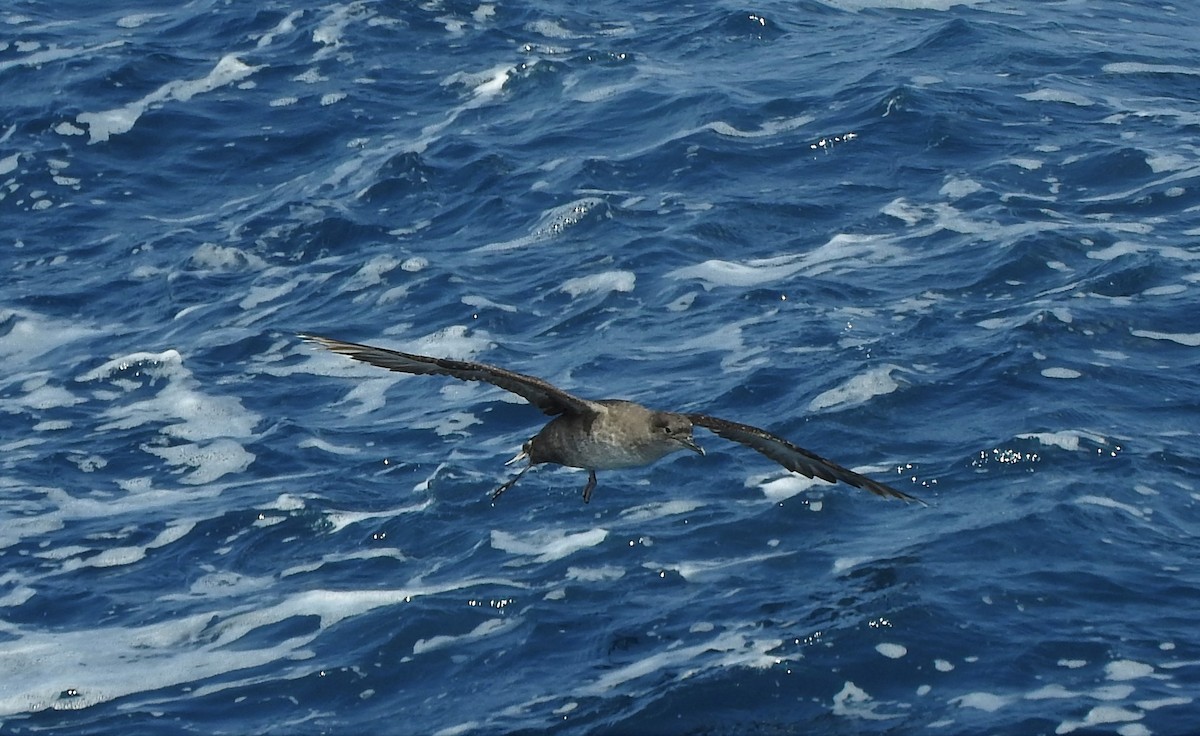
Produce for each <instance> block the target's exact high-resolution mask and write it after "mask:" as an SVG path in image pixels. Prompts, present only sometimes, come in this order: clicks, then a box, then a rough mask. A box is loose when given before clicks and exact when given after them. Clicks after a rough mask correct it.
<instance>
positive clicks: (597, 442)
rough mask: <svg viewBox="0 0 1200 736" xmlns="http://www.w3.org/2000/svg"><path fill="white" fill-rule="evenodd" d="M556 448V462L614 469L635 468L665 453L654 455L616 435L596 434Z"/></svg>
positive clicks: (599, 468)
mask: <svg viewBox="0 0 1200 736" xmlns="http://www.w3.org/2000/svg"><path fill="white" fill-rule="evenodd" d="M557 449H558V453H557V454H558V462H559V463H560V464H562V465H567V466H570V467H573V468H588V469H591V470H615V469H617V468H636V467H639V466H642V465H647V464H649V463H652V462H654V461H655V460H658V459H659V458H661V457H662V456H663V455H665V454H668V453H661V452H656V451H654V450H650V449H649V448H647V447H645V446H641V445H631V444H630V443H629V442H628V441H621V440H620V439H619V438H618V437H616V436H610V435H608V434H606V433H604V432H596V433H594V434H593V435H592V436H589V437H586V438H583V439H579V438H577V441H576V442H573V443H570V445H569V446H562V447H559V448H557Z"/></svg>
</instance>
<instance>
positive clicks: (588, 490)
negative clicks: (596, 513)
mask: <svg viewBox="0 0 1200 736" xmlns="http://www.w3.org/2000/svg"><path fill="white" fill-rule="evenodd" d="M518 477H519V476H518ZM594 490H596V471H594V470H589V471H588V482H587V485H586V486H584V487H583V502H584V503H587V502H588V501H591V500H592V491H594Z"/></svg>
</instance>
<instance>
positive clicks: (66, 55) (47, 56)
mask: <svg viewBox="0 0 1200 736" xmlns="http://www.w3.org/2000/svg"><path fill="white" fill-rule="evenodd" d="M124 45H125V42H124V41H109V42H108V43H102V44H97V45H95V46H82V47H79V48H72V47H69V46H68V47H59V46H55V47H52V48H47V49H42V50H41V51H36V50H34V49H28V51H30V52H31V53H28V54H27V55H25V56H21V57H18V58H16V59H5V60H3V61H0V73H3V72H6V71H8V70H9V69H12V68H14V67H18V66H28V67H34V68H36V67H40V66H44V65H46V64H53V63H55V62H58V61H66V60H67V59H75V58H78V57H85V56H92V55H94V54H95V53H96V52H97V51H105V50H107V49H113V48H118V47H120V46H124ZM17 51H18V52H19V53H23V52H25V51H26V49H21V48H18V49H17Z"/></svg>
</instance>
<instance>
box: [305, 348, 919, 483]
mask: <svg viewBox="0 0 1200 736" xmlns="http://www.w3.org/2000/svg"><path fill="white" fill-rule="evenodd" d="M300 337H301V338H303V339H304V340H307V341H309V342H311V343H314V344H316V345H319V346H321V347H323V348H325V349H327V350H330V351H332V352H335V353H339V354H341V355H345V356H348V357H350V358H353V359H355V360H358V361H362V362H364V363H369V364H371V365H374V366H378V367H380V368H386V369H388V370H391V371H397V372H399V373H410V374H416V375H439V376H450V377H451V378H457V379H458V380H460V381H482V382H485V383H490V384H492V385H494V386H498V387H500V388H502V389H504V390H506V391H511V392H512V393H514V394H516V395H518V396H520V397H521V398H523V399H525V400H526V401H528V402H529V403H530V404H533V405H534V406H535V407H537V408H538V409H540V410H541V411H542V412H543V413H544V414H547V415H548V416H551V417H554V418H553V419H551V420H550V422H549V423H548V424H546V426H545V427H543V428H542V430H541V431H540V432H538V433H537V434H536V435H534V437H533V438H532V439H530V440H529V441H528V442H526V443H525V444H524V446H523V447H522V449H521V453H520V454H518V455H517V456H516V457H514V458H513V459H512V460H510V461H509V463H508V464H511V463H513V462H517V461H519V460H523V459H528V461H529V462H528V464H526V465H525V467H523V468H522V469H521V470H520V472H519V473H517V474H516V475H515V476H513V477H512V478H511V479H509V480H508V481H507V482H506V483H504V484H503V485H502V486H500V487H499V488H497V489H496V490H495V492H494V493H493V494H492V499H493V500H495V499H497V498H499V497H500V495H501V494H503V493H504V492H505V491H507V490H508V489H509V488H512V486H513V484H515V483H516V482H517V481H518V480H520V478H521V476H523V475H524V474H525V473H526V471H528V470H529V469H530V468H531V467H533V466H535V465H538V464H541V463H552V464H557V465H566V466H569V467H573V468H582V469H584V470H587V471H588V480H587V485H585V486H584V489H583V501H584V503H587V502H588V501H590V500H591V497H592V491H593V490H594V489H595V487H596V471H597V470H612V469H616V468H631V467H637V466H641V465H647V464H649V463H652V462H654V461H656V460H658V459H659V458H662V457H664V456H666V455H669V454H671V453H674V452H678V451H681V450H691V451H692V452H696V453H698V454H700V455H703V454H704V450H703V448H701V447H700V445H698V444H696V441H695V439H693V437H692V429H693V428H694V427H704V428H705V429H707V430H709V431H710V432H713V433H714V434H716V435H718V436H720V437H724V438H725V439H727V440H732V441H734V442H738V443H741V444H743V445H745V446H747V447H749V448H751V449H752V450H756V451H757V452H759V453H762V454H763V455H765V456H767V457H768V458H770V459H772V460H774V461H775V462H777V463H779V464H780V465H782V466H783V467H785V468H787V469H788V470H790V471H792V472H795V473H800V474H801V475H804V476H806V477H808V478H820V479H821V480H825V481H828V482H830V483H837V482H838V481H841V482H843V483H847V484H849V485H851V486H854V487H855V488H861V489H863V490H867V491H870V492H871V493H874V494H876V495H878V496H882V497H884V498H899V499H902V500H905V501H915V502H917V503H921V504H924V501H921V499H919V498H916V497H915V496H912V495H909V494H907V493H904V492H903V491H899V490H897V489H895V488H892V487H891V486H889V485H887V484H885V483H880V482H879V481H877V480H872V479H871V478H868V477H866V476H865V475H861V474H859V473H856V472H854V471H853V470H849V469H847V468H844V467H842V466H841V465H838V464H837V463H835V462H833V461H831V460H826V459H825V458H823V457H820V456H819V455H817V454H815V453H813V452H810V451H808V450H806V449H804V448H802V447H798V446H796V445H794V444H792V443H791V442H788V441H787V440H785V439H783V438H782V437H778V436H776V435H774V434H771V433H770V432H768V431H766V430H764V429H759V428H758V427H752V426H750V425H748V424H740V423H738V422H731V421H729V420H727V419H719V418H717V417H713V416H708V415H706V414H689V413H677V412H670V411H656V410H653V409H648V408H646V407H644V406H642V405H640V404H635V403H633V402H631V401H623V400H620V399H600V400H592V399H584V398H581V397H579V396H576V395H574V394H571V393H568V392H566V391H563V390H562V389H560V388H558V387H556V386H554V385H552V384H550V383H548V382H546V381H544V380H542V379H540V378H536V377H534V376H527V375H524V374H522V373H516V372H513V371H509V370H505V369H503V368H498V367H496V366H492V365H487V364H485V363H476V362H473V361H463V360H452V359H449V358H432V357H429V356H425V355H415V354H413V353H403V352H400V351H397V350H388V349H386V348H377V347H372V346H370V345H361V344H358V343H353V342H345V341H342V340H335V339H333V338H329V337H320V336H318V335H309V334H301V335H300Z"/></svg>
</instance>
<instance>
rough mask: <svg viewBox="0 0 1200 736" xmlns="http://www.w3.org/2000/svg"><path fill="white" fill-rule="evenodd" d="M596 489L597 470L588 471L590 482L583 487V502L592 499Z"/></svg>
mask: <svg viewBox="0 0 1200 736" xmlns="http://www.w3.org/2000/svg"><path fill="white" fill-rule="evenodd" d="M594 490H596V471H594V470H589V471H588V482H587V485H586V486H584V487H583V502H584V503H587V502H588V501H591V500H592V491H594Z"/></svg>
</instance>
